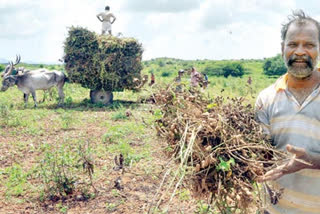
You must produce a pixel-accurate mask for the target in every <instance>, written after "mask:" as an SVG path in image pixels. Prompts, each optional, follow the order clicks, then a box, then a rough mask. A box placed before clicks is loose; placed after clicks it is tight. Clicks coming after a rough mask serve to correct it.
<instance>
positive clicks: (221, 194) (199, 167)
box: [153, 86, 284, 213]
mask: <svg viewBox="0 0 320 214" xmlns="http://www.w3.org/2000/svg"><path fill="white" fill-rule="evenodd" d="M153 99H154V100H155V103H156V105H158V107H159V108H160V110H161V113H162V117H161V119H159V120H157V126H156V128H157V130H158V133H159V134H160V135H161V136H163V137H164V138H166V141H167V143H168V146H169V147H170V149H169V150H168V151H170V152H169V153H170V154H171V155H174V157H175V158H176V159H179V160H180V166H179V168H180V169H179V170H176V171H180V173H177V174H176V175H177V177H179V176H180V179H177V180H178V183H177V185H176V187H178V186H179V185H180V184H181V183H182V180H184V181H185V182H186V183H190V184H192V185H191V186H192V189H193V192H194V195H195V196H196V197H205V198H207V199H208V198H209V199H210V201H211V203H212V204H214V205H215V207H217V209H218V210H220V212H221V213H225V212H226V211H227V210H229V211H232V212H235V211H236V210H242V212H244V213H246V209H247V208H248V207H252V205H255V207H258V208H259V207H260V208H261V203H262V200H261V199H262V198H261V197H262V196H261V194H260V192H259V188H258V187H257V185H256V182H255V178H256V177H257V176H260V175H263V174H264V173H265V172H266V170H267V169H268V167H271V166H272V165H273V164H274V163H275V161H276V160H279V159H281V158H283V157H284V156H283V154H281V153H279V152H277V151H276V150H274V148H273V147H272V146H271V142H270V139H269V138H268V137H267V136H266V135H264V133H263V130H262V129H261V127H260V126H259V124H258V123H257V122H256V121H255V119H254V110H253V108H252V106H251V105H250V104H245V99H244V98H242V97H239V98H224V97H221V96H218V97H215V98H214V99H209V98H206V97H205V96H204V95H203V93H200V92H199V91H198V90H196V89H190V90H186V89H183V90H180V89H179V90H178V91H177V90H176V89H174V87H172V86H168V87H167V88H165V89H161V90H160V91H159V92H158V93H156V94H154V95H153ZM181 169H183V170H181ZM181 171H183V172H184V173H181ZM182 177H184V178H182ZM187 178H188V179H187ZM189 178H192V179H189Z"/></svg>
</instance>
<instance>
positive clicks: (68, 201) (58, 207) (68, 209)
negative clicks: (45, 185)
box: [0, 107, 202, 214]
mask: <svg viewBox="0 0 320 214" xmlns="http://www.w3.org/2000/svg"><path fill="white" fill-rule="evenodd" d="M35 111H36V110H35ZM111 113H112V112H104V111H98V112H97V111H92V110H90V111H83V112H82V116H81V124H79V125H77V124H76V125H74V127H72V128H69V129H67V130H63V129H61V127H52V123H53V122H52V121H54V118H55V117H56V114H49V116H47V117H45V118H43V119H42V120H41V133H40V134H39V135H38V134H28V133H26V132H24V131H23V130H24V129H25V127H19V126H18V127H1V135H0V142H1V144H0V169H2V170H3V171H2V173H3V176H2V179H4V180H3V182H1V183H2V184H1V185H0V213H8V214H9V213H12V214H13V213H14V214H16V213H21V214H22V213H70V214H71V213H199V212H197V210H199V209H201V208H202V207H200V208H199V200H197V199H193V198H192V196H191V193H190V192H189V190H188V189H187V188H184V187H183V186H182V187H180V188H179V189H178V191H177V194H176V195H175V196H174V197H173V199H172V201H171V203H170V204H169V199H170V197H171V193H172V191H173V188H171V189H169V190H168V191H166V190H165V189H164V188H162V189H161V190H159V187H160V184H161V183H162V181H163V176H164V175H165V173H166V172H167V170H168V169H169V168H170V167H171V168H172V169H174V167H175V163H172V162H171V163H169V157H168V156H167V155H166V153H165V148H166V144H165V142H163V141H162V139H161V138H159V137H158V136H156V132H155V130H154V129H153V128H152V126H148V124H147V125H146V126H145V129H144V133H143V138H139V137H138V138H136V136H135V135H134V134H133V135H132V136H128V137H129V138H132V139H131V142H130V145H131V147H132V148H133V149H134V150H135V151H139V150H141V149H143V148H144V147H145V146H146V142H148V150H149V152H150V154H149V157H148V158H142V159H141V160H140V161H138V162H135V163H133V164H130V165H129V166H125V167H124V169H122V170H116V164H115V161H114V158H115V155H117V154H115V153H111V152H110V153H103V154H102V157H101V154H100V155H99V156H98V155H97V156H98V157H97V156H96V157H95V158H94V167H95V173H94V175H93V185H94V187H95V189H96V191H94V189H93V188H91V193H94V194H93V196H92V197H90V198H84V197H83V196H82V195H81V194H79V193H78V194H77V193H76V192H75V193H73V194H72V195H70V196H69V197H67V198H63V199H61V198H60V199H59V198H57V199H51V200H50V199H45V200H40V199H39V192H37V191H38V190H37V187H40V186H41V185H42V184H41V183H40V182H39V179H38V178H37V176H36V175H32V174H31V175H29V176H28V179H27V180H28V183H30V184H31V186H32V188H26V189H25V191H24V192H23V194H21V195H15V196H8V195H6V192H7V191H8V189H7V187H6V186H5V185H4V183H6V182H7V181H8V175H6V174H5V173H4V169H5V168H7V167H10V166H12V165H14V164H19V165H20V166H22V168H23V170H24V171H28V170H30V169H32V167H34V166H36V164H37V162H38V159H37V158H38V157H39V156H41V155H42V150H41V149H40V148H41V146H42V144H44V143H47V144H52V145H56V144H59V143H60V142H61V141H62V139H63V138H66V137H68V138H71V139H74V138H85V139H87V140H89V141H90V142H91V146H92V147H94V148H98V146H99V145H101V144H103V143H104V142H102V136H103V135H104V134H105V133H107V132H108V128H106V126H104V125H103V124H105V123H106V122H110V123H115V124H117V123H122V121H120V122H119V121H112V120H110V114H111ZM75 114H77V113H75ZM147 114H149V112H146V110H145V107H143V108H142V107H141V108H140V107H138V108H137V109H136V110H133V116H132V117H131V118H130V119H129V121H135V122H136V123H137V124H142V123H144V121H143V117H144V116H145V115H147ZM134 115H136V116H134ZM141 115H142V116H141ZM140 116H141V117H140ZM145 117H147V116H145ZM127 121H128V120H126V121H124V122H123V123H125V122H127ZM109 127H110V126H109ZM79 133H80V134H79ZM0 172H1V171H0ZM0 176H1V174H0ZM117 181H118V182H117ZM116 182H117V183H118V186H117V185H116ZM168 182H169V179H165V180H164V186H167V184H168ZM158 191H159V192H158ZM161 196H162V197H163V198H162V201H161V203H159V207H158V209H155V207H156V204H157V203H158V202H159V199H160V197H161ZM164 210H167V211H164ZM200 211H201V210H200Z"/></svg>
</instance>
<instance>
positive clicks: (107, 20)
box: [97, 6, 116, 35]
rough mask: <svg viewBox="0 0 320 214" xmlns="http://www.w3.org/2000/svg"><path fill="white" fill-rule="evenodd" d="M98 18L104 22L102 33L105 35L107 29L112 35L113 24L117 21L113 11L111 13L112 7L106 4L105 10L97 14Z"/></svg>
mask: <svg viewBox="0 0 320 214" xmlns="http://www.w3.org/2000/svg"><path fill="white" fill-rule="evenodd" d="M97 18H98V19H99V21H100V22H102V32H101V34H102V35H104V34H105V33H106V31H108V33H109V35H112V32H111V25H112V24H113V23H114V22H115V21H116V17H115V16H114V15H113V14H112V13H110V7H109V6H106V7H105V12H101V13H99V14H98V15H97ZM111 19H112V21H111Z"/></svg>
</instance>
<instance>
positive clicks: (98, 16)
mask: <svg viewBox="0 0 320 214" xmlns="http://www.w3.org/2000/svg"><path fill="white" fill-rule="evenodd" d="M100 16H101V13H99V14H98V15H97V18H98V19H99V21H100V22H103V20H102V18H101V17H100Z"/></svg>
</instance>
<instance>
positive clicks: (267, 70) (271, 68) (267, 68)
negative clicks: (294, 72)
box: [263, 54, 287, 76]
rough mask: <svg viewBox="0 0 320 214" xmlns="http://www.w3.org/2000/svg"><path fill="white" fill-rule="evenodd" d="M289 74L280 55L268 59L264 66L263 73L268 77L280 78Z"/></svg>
mask: <svg viewBox="0 0 320 214" xmlns="http://www.w3.org/2000/svg"><path fill="white" fill-rule="evenodd" d="M286 72H287V68H286V66H285V64H284V61H283V59H282V57H281V55H280V54H278V55H277V56H275V57H272V58H268V59H266V61H265V62H264V64H263V73H264V74H265V75H268V76H272V75H277V76H280V75H282V74H284V73H286Z"/></svg>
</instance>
